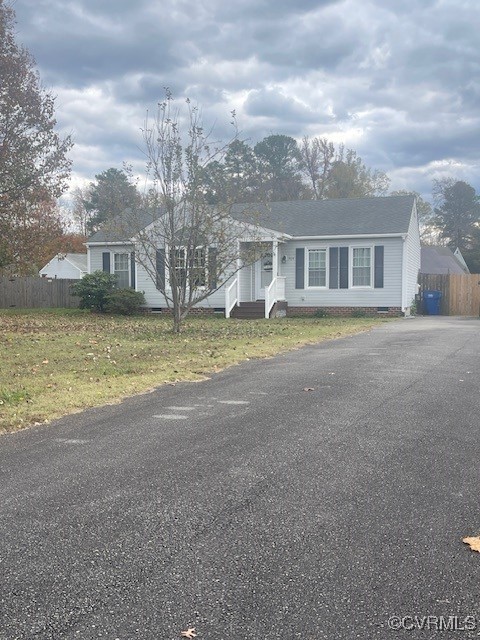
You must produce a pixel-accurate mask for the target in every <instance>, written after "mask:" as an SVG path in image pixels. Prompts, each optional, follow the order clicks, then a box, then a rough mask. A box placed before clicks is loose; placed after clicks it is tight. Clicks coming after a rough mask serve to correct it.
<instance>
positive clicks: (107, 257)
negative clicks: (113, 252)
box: [102, 251, 110, 273]
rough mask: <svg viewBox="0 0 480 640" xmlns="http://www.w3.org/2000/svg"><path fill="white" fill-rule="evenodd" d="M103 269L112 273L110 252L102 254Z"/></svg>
mask: <svg viewBox="0 0 480 640" xmlns="http://www.w3.org/2000/svg"><path fill="white" fill-rule="evenodd" d="M102 269H103V271H106V272H107V273H110V251H104V252H103V253H102Z"/></svg>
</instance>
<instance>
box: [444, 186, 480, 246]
mask: <svg viewBox="0 0 480 640" xmlns="http://www.w3.org/2000/svg"><path fill="white" fill-rule="evenodd" d="M433 192H434V198H435V202H436V204H437V206H436V207H435V224H436V225H437V227H439V228H440V230H441V237H442V238H444V239H445V240H446V241H447V242H448V244H449V245H451V246H452V247H458V248H459V249H460V250H461V251H462V252H463V251H467V250H473V249H476V248H478V246H479V237H478V236H479V225H480V199H479V196H478V195H477V194H476V192H475V189H474V188H473V187H472V186H471V185H470V184H468V183H467V182H463V181H462V180H459V181H456V182H455V181H453V180H452V179H450V178H447V179H443V180H436V181H434V189H433Z"/></svg>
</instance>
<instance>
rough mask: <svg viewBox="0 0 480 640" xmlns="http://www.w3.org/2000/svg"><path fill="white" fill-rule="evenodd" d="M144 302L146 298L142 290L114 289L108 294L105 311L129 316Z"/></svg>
mask: <svg viewBox="0 0 480 640" xmlns="http://www.w3.org/2000/svg"><path fill="white" fill-rule="evenodd" d="M145 304H146V300H145V296H144V295H143V292H142V291H134V290H133V289H115V290H114V291H112V293H110V294H109V295H108V300H107V304H106V306H105V311H106V312H107V313H118V314H120V315H124V316H131V315H133V314H134V313H138V312H139V311H140V309H141V307H142V306H143V305H145Z"/></svg>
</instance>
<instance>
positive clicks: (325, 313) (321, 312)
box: [313, 309, 328, 318]
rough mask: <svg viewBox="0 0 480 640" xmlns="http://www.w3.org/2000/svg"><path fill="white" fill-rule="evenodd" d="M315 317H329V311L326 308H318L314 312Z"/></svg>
mask: <svg viewBox="0 0 480 640" xmlns="http://www.w3.org/2000/svg"><path fill="white" fill-rule="evenodd" d="M313 317H314V318H328V311H327V310H326V309H316V310H315V313H314V314H313Z"/></svg>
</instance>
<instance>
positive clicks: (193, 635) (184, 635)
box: [180, 627, 197, 638]
mask: <svg viewBox="0 0 480 640" xmlns="http://www.w3.org/2000/svg"><path fill="white" fill-rule="evenodd" d="M180 635H181V636H182V638H196V637H197V634H196V633H195V627H190V628H188V629H187V630H186V631H182V633H181V634H180Z"/></svg>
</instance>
